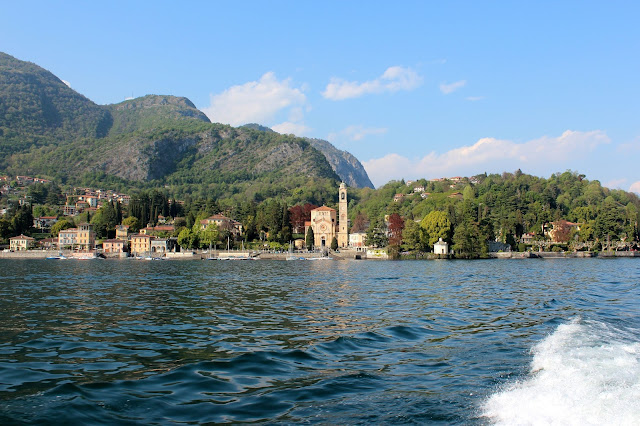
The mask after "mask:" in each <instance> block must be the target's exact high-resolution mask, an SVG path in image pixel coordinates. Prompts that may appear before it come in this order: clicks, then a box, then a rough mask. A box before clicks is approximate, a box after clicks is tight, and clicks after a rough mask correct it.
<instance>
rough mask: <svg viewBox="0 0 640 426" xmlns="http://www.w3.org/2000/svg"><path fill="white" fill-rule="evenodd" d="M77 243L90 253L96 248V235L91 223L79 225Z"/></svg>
mask: <svg viewBox="0 0 640 426" xmlns="http://www.w3.org/2000/svg"><path fill="white" fill-rule="evenodd" d="M76 243H77V244H78V246H79V247H80V249H81V250H84V251H90V250H93V249H95V248H96V233H95V231H94V230H93V225H91V224H90V223H81V224H80V225H78V234H77V241H76Z"/></svg>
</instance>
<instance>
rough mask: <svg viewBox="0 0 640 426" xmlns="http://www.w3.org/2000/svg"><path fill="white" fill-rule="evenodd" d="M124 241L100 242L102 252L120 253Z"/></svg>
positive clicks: (122, 250)
mask: <svg viewBox="0 0 640 426" xmlns="http://www.w3.org/2000/svg"><path fill="white" fill-rule="evenodd" d="M126 243H127V242H126V241H125V240H118V239H111V240H104V241H103V242H102V251H103V252H104V253H122V252H124V248H125V245H126Z"/></svg>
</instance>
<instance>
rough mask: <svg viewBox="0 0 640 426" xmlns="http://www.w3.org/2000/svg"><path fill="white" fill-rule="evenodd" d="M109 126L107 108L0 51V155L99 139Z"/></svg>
mask: <svg viewBox="0 0 640 426" xmlns="http://www.w3.org/2000/svg"><path fill="white" fill-rule="evenodd" d="M111 124H112V117H111V114H110V113H109V110H108V109H107V108H104V107H102V106H99V105H96V104H95V103H93V102H92V101H90V100H89V99H87V98H85V97H84V96H82V95H80V94H79V93H77V92H76V91H74V90H73V89H71V88H70V87H68V86H67V85H66V84H65V83H64V82H63V81H62V80H60V79H59V78H58V77H56V76H55V75H53V74H52V73H50V72H49V71H47V70H45V69H44V68H41V67H39V66H37V65H35V64H33V63H30V62H24V61H20V60H18V59H16V58H14V57H12V56H10V55H7V54H5V53H2V52H0V137H1V138H2V144H0V153H1V154H2V157H5V156H6V155H8V154H11V153H13V152H19V151H23V150H25V149H28V148H30V147H32V146H34V145H35V146H42V145H47V144H49V143H52V142H55V141H61V140H65V139H69V138H74V139H75V138H79V137H83V138H101V137H104V136H105V135H106V134H107V133H108V131H109V129H110V128H111Z"/></svg>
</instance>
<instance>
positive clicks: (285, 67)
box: [0, 0, 640, 193]
mask: <svg viewBox="0 0 640 426" xmlns="http://www.w3.org/2000/svg"><path fill="white" fill-rule="evenodd" d="M638 16H640V2H637V1H627V2H622V1H607V2H603V1H598V2H595V1H563V2H557V1H536V2H527V1H521V2H506V1H503V2H501V1H490V2H480V1H449V2H436V1H426V0H425V1H400V2H389V1H375V0H373V1H372V0H368V1H346V2H345V1H326V0H325V1H323V2H309V1H278V0H273V1H234V2H230V1H201V2H200V1H184V2H170V1H148V2H147V1H137V2H128V1H127V2H122V1H110V2H93V1H90V2H87V1H65V2H51V1H30V2H16V1H13V0H12V1H7V0H0V51H3V52H5V53H8V54H10V55H12V56H14V57H16V58H18V59H21V60H26V61H30V62H34V63H36V64H38V65H40V66H42V67H43V68H46V69H48V70H49V71H51V72H53V73H54V74H55V75H56V76H58V77H59V78H60V79H62V80H64V81H65V82H67V83H68V84H69V85H70V86H71V87H72V88H73V89H74V90H76V91H78V92H79V93H81V94H83V95H84V96H86V97H87V98H89V99H91V100H92V101H94V102H96V103H98V104H112V103H118V102H122V101H123V100H125V99H127V98H130V97H138V96H144V95H147V94H159V95H175V96H185V97H187V98H189V99H190V100H191V101H192V102H193V103H194V104H195V105H196V106H197V107H198V108H199V109H200V110H202V111H203V112H205V113H206V114H207V116H208V117H209V118H210V119H211V121H213V122H221V123H226V124H231V125H233V126H239V125H242V124H246V123H259V124H262V125H265V126H268V127H271V128H272V129H274V130H276V131H278V132H280V133H292V134H295V135H298V136H307V137H314V138H320V139H326V140H328V141H330V142H331V143H332V144H333V145H334V146H336V147H337V148H339V149H343V150H346V151H349V152H351V153H352V154H353V155H355V156H356V157H357V158H358V159H359V160H360V161H361V162H362V163H363V165H364V167H365V169H366V170H367V172H368V174H369V176H370V178H371V180H372V181H373V183H374V185H376V186H380V185H383V184H385V183H386V182H388V181H390V180H394V179H395V180H399V179H405V180H408V179H420V178H426V179H432V178H440V177H453V176H473V175H476V174H479V173H484V172H487V173H502V172H503V171H508V172H513V171H515V170H517V169H520V170H522V171H523V172H524V173H529V174H533V175H536V176H541V177H549V176H550V175H551V174H552V173H556V172H560V173H561V172H564V171H566V170H571V171H574V172H578V173H582V174H585V175H586V177H587V179H589V180H599V181H600V182H601V183H602V184H603V185H604V186H608V187H611V188H620V189H624V190H630V191H635V192H638V193H640V166H639V163H640V161H639V160H640V119H639V113H640V80H639V79H640V25H638V21H637V19H638Z"/></svg>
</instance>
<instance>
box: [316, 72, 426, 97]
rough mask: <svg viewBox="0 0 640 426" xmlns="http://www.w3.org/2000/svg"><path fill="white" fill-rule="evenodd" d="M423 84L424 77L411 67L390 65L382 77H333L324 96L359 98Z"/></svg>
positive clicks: (409, 88)
mask: <svg viewBox="0 0 640 426" xmlns="http://www.w3.org/2000/svg"><path fill="white" fill-rule="evenodd" d="M421 84H422V77H420V75H418V73H417V72H415V71H414V70H412V69H411V68H403V67H399V66H394V67H389V68H387V70H386V71H385V72H384V74H382V75H381V76H380V77H378V78H376V79H374V80H369V81H365V82H362V83H360V82H357V81H346V80H343V79H341V78H336V77H333V78H331V81H330V82H329V84H327V87H326V88H325V90H324V92H322V96H324V97H325V98H327V99H331V100H333V101H341V100H344V99H351V98H358V97H360V96H363V95H367V94H371V93H384V92H397V91H400V90H413V89H415V88H416V87H418V86H420V85H421Z"/></svg>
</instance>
